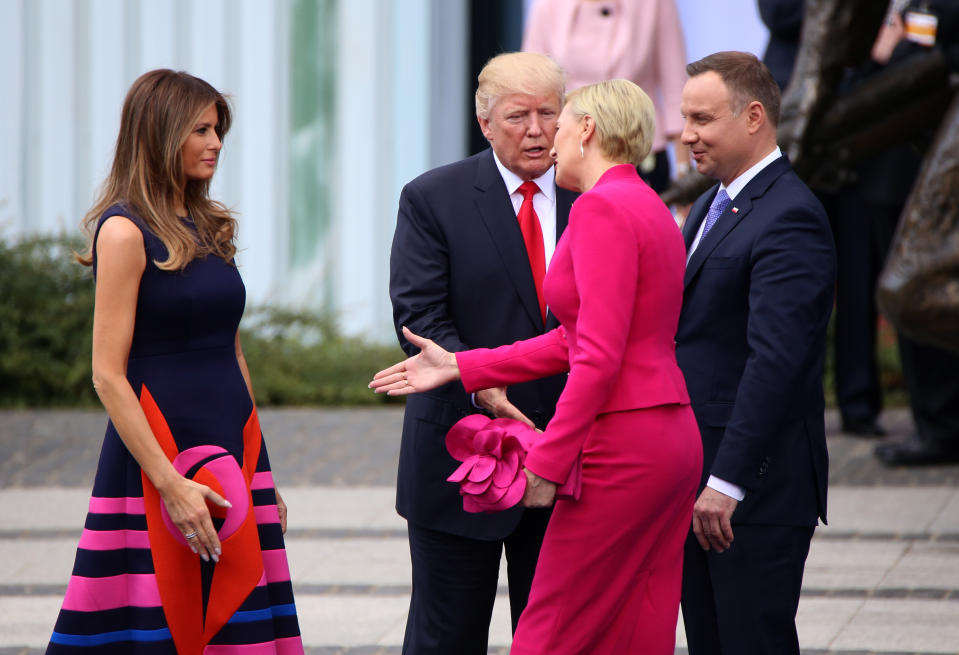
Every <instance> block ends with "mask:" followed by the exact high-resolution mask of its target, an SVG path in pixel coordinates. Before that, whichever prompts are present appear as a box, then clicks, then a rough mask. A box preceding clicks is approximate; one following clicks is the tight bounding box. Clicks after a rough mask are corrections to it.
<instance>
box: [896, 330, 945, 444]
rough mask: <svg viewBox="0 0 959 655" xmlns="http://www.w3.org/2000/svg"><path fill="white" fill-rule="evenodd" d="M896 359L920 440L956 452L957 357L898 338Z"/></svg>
mask: <svg viewBox="0 0 959 655" xmlns="http://www.w3.org/2000/svg"><path fill="white" fill-rule="evenodd" d="M899 358H900V360H902V374H903V378H904V379H905V382H906V388H907V389H908V390H909V406H910V408H911V409H912V418H913V420H914V421H915V423H916V432H917V435H918V437H919V440H920V441H921V442H923V443H925V444H928V445H929V446H931V447H934V448H941V449H943V450H946V451H951V452H959V357H957V356H956V355H954V354H952V353H951V352H947V351H945V350H942V349H940V348H936V347H935V346H928V345H926V344H922V343H918V342H915V341H911V340H909V339H904V338H900V339H899Z"/></svg>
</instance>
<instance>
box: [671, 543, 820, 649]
mask: <svg viewBox="0 0 959 655" xmlns="http://www.w3.org/2000/svg"><path fill="white" fill-rule="evenodd" d="M813 531H814V528H807V527H796V526H782V525H734V526H733V535H734V539H733V543H732V546H730V547H729V549H727V550H726V551H724V552H722V553H717V552H716V551H712V550H711V551H708V552H707V551H704V550H703V549H702V548H700V547H699V542H697V541H696V537H695V536H694V535H693V533H692V531H690V533H689V536H688V537H687V539H686V546H685V553H684V558H683V597H682V608H683V622H684V623H685V626H686V643H687V646H688V648H689V655H742V654H744V653H749V655H799V638H798V636H797V634H796V609H797V608H798V607H799V591H800V588H801V587H802V575H803V569H804V567H805V565H806V555H808V554H809V543H810V541H811V540H812V535H813Z"/></svg>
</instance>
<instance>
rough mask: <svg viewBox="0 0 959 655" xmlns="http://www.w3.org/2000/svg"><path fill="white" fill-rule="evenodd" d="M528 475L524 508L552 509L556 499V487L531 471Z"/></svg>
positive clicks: (526, 472)
mask: <svg viewBox="0 0 959 655" xmlns="http://www.w3.org/2000/svg"><path fill="white" fill-rule="evenodd" d="M523 473H525V474H526V493H525V494H523V507H550V506H551V505H552V504H553V501H554V500H555V499H556V485H555V484H554V483H552V482H550V481H549V480H547V479H546V478H541V477H539V476H538V475H536V474H535V473H533V472H532V471H530V470H529V469H526V468H524V469H523Z"/></svg>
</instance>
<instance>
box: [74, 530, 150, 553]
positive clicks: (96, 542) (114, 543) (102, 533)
mask: <svg viewBox="0 0 959 655" xmlns="http://www.w3.org/2000/svg"><path fill="white" fill-rule="evenodd" d="M149 547H150V536H149V533H148V532H147V531H146V530H84V531H83V534H82V535H80V548H84V549H86V550H119V549H121V548H149Z"/></svg>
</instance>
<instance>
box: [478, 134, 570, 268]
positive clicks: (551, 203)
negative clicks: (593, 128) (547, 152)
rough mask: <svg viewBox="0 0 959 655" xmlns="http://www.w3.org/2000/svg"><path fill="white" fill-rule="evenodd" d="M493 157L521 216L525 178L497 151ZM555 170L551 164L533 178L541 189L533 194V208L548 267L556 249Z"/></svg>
mask: <svg viewBox="0 0 959 655" xmlns="http://www.w3.org/2000/svg"><path fill="white" fill-rule="evenodd" d="M493 159H494V160H495V161H496V168H498V169H499V174H500V175H502V176H503V182H505V183H506V190H507V191H509V199H510V201H512V203H513V211H514V212H515V213H516V215H517V216H519V208H520V207H522V206H523V194H522V193H520V192H519V187H520V185H522V184H523V182H524V180H523V179H521V178H520V176H519V175H517V174H516V173H514V172H513V171H511V170H509V169H508V168H506V167H505V166H503V163H502V162H501V161H500V160H499V157H497V156H496V153H495V152H494V153H493ZM554 170H555V169H554V168H553V167H552V166H550V167H549V168H548V169H547V170H546V172H545V173H543V174H542V175H540V176H539V177H537V178H536V179H534V180H533V182H536V186H538V187H539V190H540V193H537V194H536V195H535V196H533V209H534V210H535V211H536V217H537V218H539V225H540V228H542V230H543V252H544V253H545V255H546V268H549V260H550V259H552V257H553V251H554V250H556V182H555V178H554V175H555V172H554Z"/></svg>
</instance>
